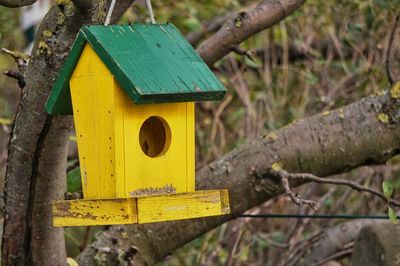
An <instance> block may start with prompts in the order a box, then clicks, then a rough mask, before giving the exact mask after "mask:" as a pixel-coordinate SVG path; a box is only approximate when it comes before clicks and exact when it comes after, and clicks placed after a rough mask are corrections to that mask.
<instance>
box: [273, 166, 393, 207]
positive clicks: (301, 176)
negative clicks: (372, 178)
mask: <svg viewBox="0 0 400 266" xmlns="http://www.w3.org/2000/svg"><path fill="white" fill-rule="evenodd" d="M275 174H278V176H279V177H281V180H282V179H283V178H282V176H283V177H285V178H284V179H286V181H281V182H282V186H283V187H284V189H285V192H286V193H287V194H288V195H289V196H290V197H291V199H292V200H293V201H294V202H295V203H296V204H297V205H299V204H298V202H299V200H298V197H297V196H296V195H295V194H294V193H293V191H291V189H290V187H289V182H288V180H289V179H301V180H303V181H310V182H315V183H320V184H332V185H339V186H348V187H351V188H352V189H354V190H357V191H359V192H361V191H363V192H368V193H371V194H373V195H375V196H377V197H378V198H380V199H382V200H383V201H385V202H386V203H388V204H389V205H391V206H392V207H400V202H398V201H397V200H394V199H387V198H386V196H385V195H384V194H383V193H381V192H379V191H378V190H375V189H373V188H370V187H365V186H362V185H360V184H358V183H357V182H354V181H350V180H344V179H334V178H321V177H318V176H315V175H312V174H307V173H296V174H293V173H291V174H289V173H287V172H286V171H285V170H275ZM283 182H284V183H285V184H284V183H283ZM285 186H286V187H285ZM288 189H289V190H288ZM288 192H291V193H290V194H289V193H288ZM293 195H294V197H293ZM292 197H293V198H292ZM296 198H297V199H296Z"/></svg>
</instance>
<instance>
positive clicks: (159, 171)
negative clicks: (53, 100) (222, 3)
mask: <svg viewBox="0 0 400 266" xmlns="http://www.w3.org/2000/svg"><path fill="white" fill-rule="evenodd" d="M70 89H71V97H72V103H73V113H74V122H75V129H76V136H77V142H78V149H79V160H80V169H81V176H82V188H83V194H84V198H85V199H105V198H115V197H120V198H124V197H129V196H135V197H140V196H149V195H160V194H168V193H184V192H193V191H194V186H195V165H194V161H195V157H194V103H166V104H145V105H144V104H142V105H136V104H134V103H133V102H132V100H131V99H129V98H128V96H127V95H125V92H124V91H123V90H122V88H120V86H119V84H118V82H117V81H116V80H115V79H114V77H113V75H112V74H111V72H110V71H109V70H108V69H107V67H106V66H105V65H104V64H103V62H102V61H101V60H100V59H99V57H98V56H97V55H96V54H95V52H94V51H93V49H92V48H91V47H90V45H88V44H86V46H85V48H84V50H83V52H82V55H81V57H80V59H79V62H78V64H77V66H76V68H75V71H74V73H73V75H72V78H71V80H70Z"/></svg>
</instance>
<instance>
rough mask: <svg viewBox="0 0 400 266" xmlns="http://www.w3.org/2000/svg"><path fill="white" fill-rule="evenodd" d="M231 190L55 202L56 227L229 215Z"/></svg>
mask: <svg viewBox="0 0 400 266" xmlns="http://www.w3.org/2000/svg"><path fill="white" fill-rule="evenodd" d="M229 212H230V211H229V197H228V191H227V190H204V191H196V192H192V193H182V194H173V195H162V196H151V197H139V198H122V199H121V198H118V199H101V200H85V199H84V200H63V201H56V202H54V203H53V224H54V226H88V225H104V224H134V223H152V222H162V221H171V220H181V219H189V218H197V217H206V216H215V215H222V214H229Z"/></svg>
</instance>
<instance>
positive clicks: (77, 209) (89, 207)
mask: <svg viewBox="0 0 400 266" xmlns="http://www.w3.org/2000/svg"><path fill="white" fill-rule="evenodd" d="M133 223H137V211H136V200H135V199H134V198H126V199H108V200H102V199H94V200H61V201H55V202H53V225H54V226H56V227H59V226H88V225H109V224H133Z"/></svg>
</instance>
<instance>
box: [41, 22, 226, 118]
mask: <svg viewBox="0 0 400 266" xmlns="http://www.w3.org/2000/svg"><path fill="white" fill-rule="evenodd" d="M86 43H88V44H90V46H91V47H92V48H93V50H94V51H95V52H96V54H97V55H98V56H99V58H100V59H101V60H102V61H103V62H104V64H105V65H106V66H107V68H108V69H109V70H110V72H111V73H112V74H113V75H114V76H115V78H116V80H117V81H118V83H119V84H120V85H121V87H122V88H123V89H124V91H125V92H126V94H127V95H128V96H129V98H130V99H132V101H133V102H135V103H136V104H145V103H165V102H190V101H206V100H221V99H222V98H223V97H224V95H225V93H226V89H225V88H224V86H223V85H222V83H221V82H220V81H219V80H218V78H217V77H216V76H215V75H214V73H213V72H212V71H211V70H210V68H209V67H208V66H207V65H206V64H205V63H204V61H203V60H202V59H201V58H200V56H199V54H198V53H197V52H196V51H195V50H194V49H193V47H192V46H191V45H190V44H189V43H188V42H187V41H186V39H185V38H184V37H183V36H182V34H181V33H180V32H179V31H178V30H177V28H176V27H175V26H174V25H172V24H170V23H167V24H132V25H123V26H119V25H112V26H102V25H96V26H85V27H82V28H81V30H80V31H79V34H78V36H77V38H76V40H75V43H74V44H73V46H72V48H71V52H70V54H69V55H68V57H67V59H66V61H65V64H64V66H63V68H62V70H61V72H60V74H59V76H58V78H57V80H56V82H55V84H54V87H53V90H52V92H51V94H50V97H49V100H48V102H47V104H46V110H47V112H49V113H51V114H72V104H71V95H70V90H69V80H70V78H71V75H72V73H73V72H74V69H75V66H76V64H77V63H78V61H79V57H80V55H81V53H82V51H83V48H84V46H85V44H86Z"/></svg>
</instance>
